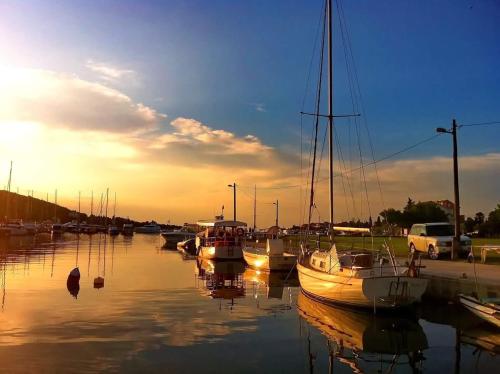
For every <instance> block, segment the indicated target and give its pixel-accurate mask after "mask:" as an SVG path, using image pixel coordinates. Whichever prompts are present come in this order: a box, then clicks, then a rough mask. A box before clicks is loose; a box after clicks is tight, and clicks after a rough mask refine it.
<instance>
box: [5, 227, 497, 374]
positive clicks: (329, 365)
mask: <svg viewBox="0 0 500 374" xmlns="http://www.w3.org/2000/svg"><path fill="white" fill-rule="evenodd" d="M162 245H163V239H162V238H161V237H160V236H159V235H146V234H136V235H135V236H133V237H130V238H129V237H123V236H117V237H115V238H111V237H110V236H107V235H103V234H96V235H92V236H89V235H79V236H77V235H75V234H64V235H62V236H60V237H58V238H51V237H50V235H38V236H36V237H24V238H0V261H1V262H0V278H1V286H2V289H1V295H0V296H1V303H2V305H1V313H0V326H1V333H0V362H1V366H0V371H1V372H8V373H16V372H36V373H57V372H64V373H68V372H169V373H196V372H203V373H255V372H259V373H280V372H287V373H310V372H314V373H325V372H335V373H351V372H364V373H372V372H373V373H386V372H393V373H415V372H417V373H418V372H425V373H451V372H455V373H459V372H461V373H475V372H477V373H492V372H495V371H496V369H495V367H496V368H498V366H499V365H500V357H499V353H500V347H499V345H498V344H499V343H500V333H499V331H498V330H497V329H495V328H494V327H490V326H489V325H488V324H485V323H482V322H481V321H478V320H477V318H475V317H474V316H472V315H471V314H469V313H468V312H466V311H465V310H463V309H461V308H460V307H459V306H455V305H452V304H443V305H440V304H436V303H430V302H428V303H426V302H424V303H422V304H421V305H419V306H418V307H416V308H415V310H412V311H407V312H404V313H399V314H398V315H381V314H378V315H377V316H373V315H372V314H371V313H365V312H360V311H355V310H349V309H344V308H339V307H332V306H327V305H324V304H321V303H319V302H317V301H315V300H312V299H310V298H308V297H307V296H305V295H304V294H302V293H301V291H300V287H299V286H298V281H297V278H296V275H294V274H292V275H290V276H288V275H287V274H286V273H284V274H283V273H281V274H279V273H278V274H268V273H260V272H258V271H254V270H252V269H248V268H246V267H245V265H244V264H243V262H234V261H233V262H223V263H215V262H211V261H197V260H196V259H195V258H188V257H186V256H183V255H182V254H181V253H179V252H177V251H176V250H172V249H166V248H163V247H162ZM75 267H78V268H79V271H80V275H81V278H80V280H79V282H77V284H70V282H67V279H68V274H69V273H70V271H71V270H72V269H73V268H75ZM97 277H101V278H103V279H104V283H103V284H98V283H96V284H94V280H95V279H96V278H97ZM285 278H286V281H285Z"/></svg>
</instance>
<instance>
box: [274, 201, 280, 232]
mask: <svg viewBox="0 0 500 374" xmlns="http://www.w3.org/2000/svg"><path fill="white" fill-rule="evenodd" d="M273 205H276V227H279V224H278V222H279V211H280V202H279V200H276V202H274V203H273Z"/></svg>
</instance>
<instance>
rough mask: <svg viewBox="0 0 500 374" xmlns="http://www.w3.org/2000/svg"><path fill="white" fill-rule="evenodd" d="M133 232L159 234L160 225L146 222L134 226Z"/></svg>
mask: <svg viewBox="0 0 500 374" xmlns="http://www.w3.org/2000/svg"><path fill="white" fill-rule="evenodd" d="M135 232H136V233H139V234H159V233H160V232H161V227H160V226H159V225H157V224H156V223H148V224H147V225H144V226H139V227H136V228H135Z"/></svg>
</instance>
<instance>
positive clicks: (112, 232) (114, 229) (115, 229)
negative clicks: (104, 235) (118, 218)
mask: <svg viewBox="0 0 500 374" xmlns="http://www.w3.org/2000/svg"><path fill="white" fill-rule="evenodd" d="M108 234H109V235H111V236H117V235H118V234H120V229H119V228H118V227H116V226H114V225H113V226H109V227H108Z"/></svg>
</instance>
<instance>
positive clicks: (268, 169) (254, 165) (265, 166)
mask: <svg viewBox="0 0 500 374" xmlns="http://www.w3.org/2000/svg"><path fill="white" fill-rule="evenodd" d="M170 125H171V126H172V128H173V132H169V133H165V134H162V135H159V136H157V137H156V138H154V139H153V140H152V141H151V143H150V145H149V148H150V149H151V150H152V152H153V157H155V158H157V159H160V160H170V161H171V162H175V163H176V164H178V165H185V166H190V167H197V168H201V167H204V166H212V167H219V168H234V169H233V170H234V171H233V173H234V176H235V177H239V178H243V177H244V175H247V176H252V177H253V178H255V177H259V176H260V177H270V176H271V175H273V178H276V179H278V178H280V177H283V178H286V177H288V176H289V175H290V174H293V175H296V174H297V173H298V166H297V165H299V159H298V157H297V156H296V155H295V154H293V153H289V152H285V151H283V150H281V149H277V148H274V147H271V146H268V145H266V144H264V143H263V142H262V141H261V140H260V139H259V138H258V137H256V136H254V135H245V136H238V135H236V134H234V133H232V132H230V131H226V130H222V129H214V128H212V127H210V126H208V125H205V124H203V123H201V122H200V121H197V120H195V119H192V118H183V117H179V118H176V119H175V120H173V121H172V122H171V123H170Z"/></svg>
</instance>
